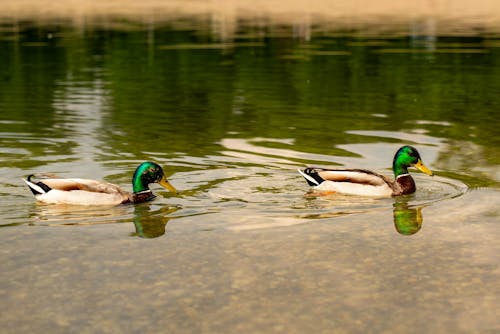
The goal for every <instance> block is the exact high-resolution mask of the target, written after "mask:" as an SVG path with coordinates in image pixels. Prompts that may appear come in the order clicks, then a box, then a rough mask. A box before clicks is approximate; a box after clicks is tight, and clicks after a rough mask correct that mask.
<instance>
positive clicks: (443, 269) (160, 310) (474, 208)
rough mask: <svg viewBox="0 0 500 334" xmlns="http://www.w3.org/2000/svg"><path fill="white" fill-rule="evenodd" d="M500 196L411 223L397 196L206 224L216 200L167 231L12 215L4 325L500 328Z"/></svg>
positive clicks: (477, 193)
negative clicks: (308, 212)
mask: <svg viewBox="0 0 500 334" xmlns="http://www.w3.org/2000/svg"><path fill="white" fill-rule="evenodd" d="M499 200H500V193H499V192H498V191H495V190H481V189H477V190H470V191H468V192H467V193H466V194H464V195H463V196H461V197H458V198H455V199H450V200H447V201H445V202H443V203H441V205H434V206H430V207H427V208H424V209H423V210H422V214H423V216H424V221H423V226H422V229H421V230H420V231H419V233H417V234H414V235H412V236H403V235H401V234H398V233H396V232H395V231H394V224H393V223H392V220H393V215H392V210H389V209H388V210H385V209H382V210H374V211H371V212H365V213H362V214H352V215H346V216H343V217H342V216H340V217H336V218H335V220H331V219H315V220H303V221H302V223H300V224H290V225H289V226H281V227H273V226H272V223H271V224H267V225H265V224H264V225H262V224H260V225H259V224H256V225H255V228H254V229H239V228H238V223H237V222H236V223H235V224H234V228H231V226H230V224H227V223H226V224H224V227H223V228H214V229H205V228H204V226H217V224H216V223H217V221H225V222H227V221H228V219H229V218H228V217H227V216H226V217H225V216H224V215H223V214H222V213H220V214H219V213H213V214H208V215H204V216H203V217H204V219H200V216H197V217H185V218H178V219H174V220H171V221H170V222H169V223H168V226H167V233H166V234H165V235H164V236H163V237H161V238H156V239H141V238H136V237H130V234H131V233H134V230H135V229H134V226H133V225H132V224H130V223H127V224H125V223H123V224H103V225H92V226H67V225H58V226H48V225H47V226H44V225H35V226H20V227H12V228H4V229H2V240H3V243H4V244H8V245H9V247H2V248H1V249H0V262H1V263H2V270H1V272H0V282H1V284H0V300H1V301H2V302H1V305H2V312H1V313H0V323H1V324H2V328H3V329H2V331H3V332H4V333H28V332H29V333H33V332H37V333H47V332H51V333H73V332H78V333H95V332H101V333H118V332H128V333H131V332H132V333H133V332H141V333H153V332H163V333H234V332H244V333H256V332H261V333H262V332H265V333H305V332H307V333H332V332H335V333H354V332H363V333H367V332H373V333H381V332H391V333H450V332H454V333H471V332H481V333H494V332H498V329H499V328H500V324H499V320H498V317H497V314H498V300H497V298H496V297H498V292H499V285H498V274H499V272H498V254H500V249H499V246H498V239H499V237H500V235H499V230H498V221H497V220H498V212H493V211H491V210H492V206H491V205H489V204H488V203H491V201H495V202H497V203H498V201H499ZM234 219H235V220H238V219H241V220H242V221H244V220H245V219H247V220H250V219H253V220H255V221H256V222H257V221H262V222H265V221H266V219H268V216H266V214H264V213H256V214H255V215H253V216H248V215H247V216H242V217H239V218H234ZM263 226H265V228H262V227H263ZM495 296H496V297H495Z"/></svg>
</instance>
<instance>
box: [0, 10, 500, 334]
mask: <svg viewBox="0 0 500 334" xmlns="http://www.w3.org/2000/svg"><path fill="white" fill-rule="evenodd" d="M112 23H113V24H112ZM116 23H117V22H114V21H112V20H111V21H110V24H109V26H108V28H106V27H104V28H103V27H102V26H98V27H93V26H92V27H83V28H82V27H75V26H72V25H68V24H66V23H64V24H63V23H58V24H34V23H29V22H23V23H19V22H16V23H13V22H12V21H9V20H7V21H6V22H4V23H3V24H2V25H1V27H2V29H0V61H1V63H2V64H3V65H2V66H1V67H0V78H1V79H2V80H1V81H0V129H1V130H0V144H1V145H0V183H1V184H2V189H1V190H0V240H1V243H2V247H1V248H0V263H1V266H2V268H1V271H0V300H1V303H0V305H1V307H2V310H3V312H1V313H0V324H1V325H2V328H3V329H2V330H3V331H5V332H7V333H22V332H26V333H27V332H61V333H67V332H103V333H107V332H109V333H115V332H159V331H160V332H175V333H184V332H186V333H200V332H208V333H222V332H228V333H231V332H236V331H243V332H276V333H282V332H283V333H285V332H286V333H303V332H311V333H320V332H325V333H331V332H341V333H343V332H346V333H351V332H352V333H354V332H376V333H378V332H395V333H402V332H408V333H423V332H432V333H439V332H442V333H449V332H458V333H470V332H491V333H493V332H496V331H498V330H499V329H500V324H499V322H498V309H499V304H498V299H499V298H498V296H499V285H498V281H499V270H498V265H499V257H498V254H500V249H499V246H498V238H499V229H498V222H499V214H500V213H499V206H498V203H499V200H500V187H499V182H500V167H499V165H500V151H499V149H498V147H499V146H498V143H499V140H500V136H499V132H498V117H497V116H498V106H499V105H500V97H499V95H498V92H499V91H500V49H499V48H498V47H499V45H500V44H499V40H498V37H495V36H498V35H495V34H493V32H484V33H476V34H473V35H472V36H471V35H468V36H453V37H449V36H448V37H446V36H441V35H426V34H421V33H417V32H415V30H411V29H410V31H408V32H406V33H404V32H403V33H402V32H401V31H399V30H398V31H392V32H391V30H390V29H386V30H385V33H384V34H382V35H370V36H367V35H366V34H365V33H363V32H359V31H348V32H346V31H335V30H331V27H328V28H325V27H321V26H313V27H314V29H312V30H310V31H309V33H308V37H307V38H305V37H304V34H302V33H297V29H299V28H301V27H302V28H303V26H300V27H297V26H294V25H289V26H287V25H284V26H278V27H277V26H267V25H262V24H255V23H248V22H243V23H241V25H240V26H237V29H236V34H235V35H234V36H233V37H232V38H231V39H230V40H225V39H222V40H221V34H220V31H218V33H214V31H213V30H210V29H209V28H207V27H206V26H205V24H206V22H205V21H202V22H199V21H197V20H195V19H192V20H179V21H173V22H166V23H164V24H163V25H158V26H155V27H153V28H152V27H150V26H147V25H143V24H141V23H134V24H132V23H130V22H128V23H127V22H119V23H120V24H119V25H118V24H116ZM104 26H106V25H104ZM11 28H12V29H11ZM14 28H15V29H14ZM232 28H234V27H232ZM302 28H301V29H302ZM412 31H413V33H412ZM404 144H411V145H413V146H415V147H417V148H418V150H419V152H420V153H421V156H422V158H423V160H424V162H425V164H426V165H427V166H429V167H430V168H431V169H432V170H433V171H434V172H435V174H436V175H435V176H434V177H428V176H426V175H423V174H421V173H418V172H414V173H413V175H414V178H415V180H416V183H417V188H418V189H417V192H416V193H415V194H413V195H409V196H403V197H400V198H363V197H361V198H360V197H354V196H344V195H340V194H330V195H326V196H317V194H315V193H313V192H311V191H310V189H309V187H308V186H307V184H306V183H305V182H304V180H303V179H302V178H301V176H300V175H298V173H297V172H296V169H297V168H301V167H303V166H305V165H315V166H318V165H319V166H331V165H334V166H342V167H344V166H345V167H358V168H359V167H361V168H370V169H373V170H376V171H378V172H381V173H384V174H386V175H391V170H390V165H391V162H392V158H393V154H394V152H395V151H396V150H397V148H398V147H400V146H401V145H404ZM144 160H153V161H156V162H158V163H160V164H161V165H163V166H165V170H166V172H167V174H168V176H169V180H170V181H171V183H172V184H173V185H174V186H176V187H177V188H178V189H179V190H180V192H179V194H178V195H174V194H171V193H167V192H166V191H164V190H163V189H161V188H159V187H154V191H155V193H156V194H157V196H158V197H157V198H156V199H155V201H153V202H150V203H145V204H140V205H135V206H133V205H124V206H118V207H99V208H96V207H81V206H63V205H47V204H40V203H36V202H35V201H34V198H33V197H32V195H31V194H30V192H29V190H28V189H27V188H26V186H25V185H24V184H23V182H22V180H21V178H22V177H26V176H27V175H29V174H31V173H40V172H46V173H53V174H58V175H61V176H78V177H84V178H96V179H105V180H106V181H109V182H113V183H116V184H119V185H121V186H123V187H124V188H129V187H130V185H129V182H130V178H131V174H132V172H133V170H134V168H135V167H136V166H137V164H139V163H140V162H142V161H144Z"/></svg>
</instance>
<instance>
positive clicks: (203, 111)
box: [0, 21, 500, 165]
mask: <svg viewBox="0 0 500 334" xmlns="http://www.w3.org/2000/svg"><path fill="white" fill-rule="evenodd" d="M192 24H193V25H196V22H195V21H193V23H192ZM285 28H286V27H285ZM285 28H284V30H286V29H285ZM241 29H242V31H240V33H241V35H245V31H244V30H245V29H248V30H249V31H250V32H251V31H252V29H253V28H252V27H241ZM192 31H193V30H192V29H189V28H188V27H186V28H185V29H170V28H169V26H168V25H165V26H163V27H160V28H158V29H155V30H154V31H151V30H148V28H147V27H144V30H140V29H133V30H131V31H119V30H101V29H94V30H93V29H88V30H87V31H85V33H84V34H81V33H80V32H76V31H73V30H72V28H69V27H67V26H62V25H61V26H58V25H51V26H29V25H25V26H21V27H20V31H18V32H17V34H18V35H19V38H18V39H16V40H12V39H7V40H1V39H0V62H1V63H2V64H5V66H2V67H0V78H1V79H2V80H0V108H1V110H2V118H5V119H9V120H13V121H18V122H20V123H12V124H6V125H5V126H3V131H5V132H18V131H20V130H19V129H20V128H21V127H22V128H23V129H25V130H24V131H26V132H29V133H31V134H34V135H35V136H37V137H36V138H39V137H41V138H47V137H51V138H66V139H67V138H69V143H70V144H68V145H40V144H35V143H33V144H32V145H29V148H30V150H31V151H32V152H30V153H32V155H33V156H47V155H55V156H67V155H71V154H72V153H74V152H72V151H73V150H75V145H74V143H71V138H72V133H71V129H70V128H68V127H67V125H66V122H67V119H65V118H64V117H60V116H61V115H63V114H64V113H65V112H68V110H67V107H64V106H62V107H61V106H58V105H57V104H54V102H55V100H56V98H57V94H56V92H57V91H58V90H60V89H61V87H63V86H64V85H68V83H69V84H73V85H77V86H79V87H86V88H88V89H92V88H95V87H96V86H97V85H102V86H103V87H104V88H105V89H103V90H101V91H96V94H101V96H100V98H101V99H102V101H103V106H102V108H103V109H106V114H105V115H103V117H102V119H100V122H101V123H102V124H101V126H102V127H101V128H99V129H97V130H100V131H101V132H100V133H99V134H90V135H96V136H97V135H99V136H100V139H101V140H103V141H104V143H105V144H106V145H103V146H104V147H109V150H107V151H108V152H110V153H107V152H106V151H105V152H103V155H102V156H101V157H100V158H101V159H103V160H107V159H109V155H110V154H112V153H111V152H113V153H115V152H127V153H129V154H131V155H133V156H134V157H136V158H137V159H142V158H143V157H144V155H145V154H144V153H143V152H150V151H151V142H152V141H153V142H154V143H155V151H156V152H166V153H171V152H176V151H178V149H177V148H179V147H182V150H183V151H184V152H186V153H188V154H190V155H194V156H201V155H207V154H212V153H213V152H214V150H217V144H216V143H218V142H219V141H220V140H221V139H222V138H225V137H226V136H227V134H228V133H235V134H237V135H238V136H241V137H245V138H251V137H261V136H265V137H269V138H294V139H296V140H295V147H294V149H296V150H298V151H305V152H315V151H318V153H319V151H321V153H325V152H324V149H323V147H324V143H325V142H326V143H332V146H333V145H339V144H343V143H353V142H356V141H359V140H361V141H366V140H367V139H366V138H361V137H359V136H346V131H349V130H353V129H377V130H386V131H405V130H407V129H412V128H415V127H417V128H419V129H423V130H425V131H427V132H428V133H429V135H431V136H436V137H441V138H447V139H453V140H466V141H469V142H473V143H475V144H476V145H478V146H480V147H483V148H485V155H484V157H483V158H484V161H485V163H487V164H493V165H496V164H498V163H499V160H498V159H499V157H500V153H499V152H498V147H500V145H497V144H499V140H500V137H499V136H498V129H497V126H496V124H497V122H496V111H495V109H494V106H495V105H498V104H499V103H500V100H499V99H500V98H499V96H498V94H497V92H498V90H499V89H500V49H499V48H497V47H492V46H491V45H494V44H491V43H487V42H488V37H487V36H484V37H482V36H476V37H470V38H463V37H462V38H458V37H457V38H451V37H450V38H436V39H435V46H434V47H436V48H440V47H441V46H440V45H442V43H448V44H449V43H452V45H454V48H458V49H460V48H459V46H457V45H460V44H464V45H465V46H467V45H470V44H471V43H473V44H474V45H475V48H481V49H482V50H484V51H485V52H482V53H474V54H470V53H466V52H456V53H438V52H425V53H414V52H413V53H408V52H406V51H405V50H411V49H419V48H425V49H426V50H429V49H428V46H427V45H424V46H422V44H421V43H419V41H418V40H415V39H414V38H412V37H411V36H408V37H404V36H403V37H397V38H396V37H392V38H388V39H386V40H383V41H381V38H380V37H377V38H374V40H375V41H376V42H377V43H381V42H383V46H381V45H380V44H377V43H370V41H371V40H370V38H369V37H360V36H356V35H352V36H349V35H346V34H342V35H327V34H323V35H322V34H321V31H317V32H315V34H313V35H312V36H311V39H310V40H308V41H304V40H302V39H294V38H293V37H289V38H286V36H285V35H283V34H282V35H280V38H272V35H269V36H266V34H265V30H264V31H263V34H255V38H254V39H248V38H245V39H243V41H244V42H245V43H246V44H238V42H241V41H239V40H238V39H237V36H236V40H235V41H234V43H232V44H231V45H232V47H230V48H207V47H204V48H201V49H200V48H185V47H179V46H183V45H184V46H185V45H196V44H199V45H202V46H206V45H207V44H211V43H215V45H216V46H217V45H220V42H219V41H217V40H215V39H214V38H213V36H211V35H210V32H207V33H205V34H203V33H197V34H193V32H192ZM290 36H292V34H290ZM40 42H42V43H43V44H33V43H40ZM248 42H254V43H248ZM381 47H384V48H385V49H387V48H390V49H398V50H401V52H402V53H401V52H397V53H396V52H395V53H386V52H380V51H381V49H380V48H381ZM430 50H431V51H432V48H431V49H430ZM382 51H383V50H382ZM297 54H300V55H303V57H301V58H294V57H290V56H294V55H297ZM74 103H78V101H75V102H74ZM375 114H379V115H380V114H383V115H384V116H386V117H377V116H374V115H375ZM418 120H429V121H434V122H440V123H439V124H437V123H435V124H432V123H429V124H418V123H415V121H418ZM443 124H445V125H443ZM104 129H106V130H107V131H104ZM145 129H147V131H145ZM138 130H140V131H138ZM165 134H168V135H167V136H166V135H165ZM464 134H465V135H466V137H465V138H464ZM0 140H4V139H0ZM377 140H381V139H380V138H378V139H377ZM388 140H394V139H388ZM19 145H21V144H19ZM10 146H12V143H9V147H10ZM21 147H22V148H25V147H26V145H22V146H20V148H21ZM443 154H444V155H450V154H457V152H445V153H443ZM6 160H7V159H6ZM29 163H30V162H26V164H29ZM42 163H44V161H40V160H38V161H31V164H42Z"/></svg>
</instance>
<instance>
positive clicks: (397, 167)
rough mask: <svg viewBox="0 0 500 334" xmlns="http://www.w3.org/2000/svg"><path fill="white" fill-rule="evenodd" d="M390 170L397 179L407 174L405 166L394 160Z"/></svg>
mask: <svg viewBox="0 0 500 334" xmlns="http://www.w3.org/2000/svg"><path fill="white" fill-rule="evenodd" d="M392 170H393V172H394V177H395V178H398V176H401V175H406V174H408V166H407V165H406V164H403V163H401V162H400V161H398V160H397V159H394V161H393V163H392Z"/></svg>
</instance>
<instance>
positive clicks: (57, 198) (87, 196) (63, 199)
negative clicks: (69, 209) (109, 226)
mask: <svg viewBox="0 0 500 334" xmlns="http://www.w3.org/2000/svg"><path fill="white" fill-rule="evenodd" d="M35 198H36V199H37V200H39V201H40V202H44V203H51V204H77V205H118V204H120V203H122V202H123V200H124V197H123V195H122V194H120V193H113V194H107V193H95V192H90V191H85V190H72V191H62V190H58V189H52V190H51V191H49V192H47V193H43V194H41V195H36V196H35Z"/></svg>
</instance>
